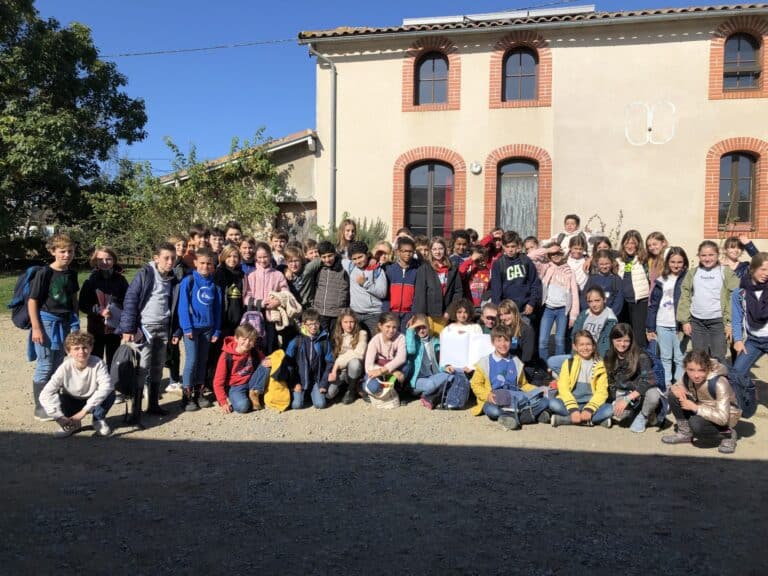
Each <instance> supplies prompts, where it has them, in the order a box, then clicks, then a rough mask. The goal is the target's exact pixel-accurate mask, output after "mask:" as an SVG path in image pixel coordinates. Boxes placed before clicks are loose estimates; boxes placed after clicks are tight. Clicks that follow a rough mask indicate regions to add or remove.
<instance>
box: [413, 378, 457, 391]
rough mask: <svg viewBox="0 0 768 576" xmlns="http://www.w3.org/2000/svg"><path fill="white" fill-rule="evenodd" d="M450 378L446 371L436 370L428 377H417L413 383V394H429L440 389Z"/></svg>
mask: <svg viewBox="0 0 768 576" xmlns="http://www.w3.org/2000/svg"><path fill="white" fill-rule="evenodd" d="M451 378H452V376H451V375H450V374H448V373H447V372H438V373H437V374H433V375H432V376H429V377H428V378H417V379H416V382H414V384H413V392H414V394H423V395H424V396H429V395H430V394H434V393H435V392H437V391H438V390H440V389H441V388H442V387H443V386H445V384H446V383H447V382H448V381H449V380H450V379H451Z"/></svg>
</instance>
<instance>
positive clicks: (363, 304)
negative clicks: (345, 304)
mask: <svg viewBox="0 0 768 576" xmlns="http://www.w3.org/2000/svg"><path fill="white" fill-rule="evenodd" d="M342 266H343V267H344V270H347V271H348V272H349V307H350V308H352V310H354V311H355V312H357V313H358V314H379V313H380V312H381V306H382V303H381V301H382V299H384V298H386V296H387V276H386V274H385V273H384V270H383V269H382V268H381V267H380V266H379V264H378V262H375V261H374V262H373V264H372V265H369V266H366V267H365V269H364V270H361V269H360V268H358V267H357V266H355V265H354V264H353V263H352V261H350V260H343V261H342ZM361 276H362V277H363V278H364V279H365V280H364V281H363V283H362V284H358V278H360V277H361Z"/></svg>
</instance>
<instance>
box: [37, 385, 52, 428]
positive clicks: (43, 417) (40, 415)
mask: <svg viewBox="0 0 768 576" xmlns="http://www.w3.org/2000/svg"><path fill="white" fill-rule="evenodd" d="M43 388H45V382H34V381H33V382H32V398H33V399H34V401H35V420H38V421H40V422H50V421H51V420H53V418H51V417H50V416H48V412H46V411H45V408H43V406H42V404H40V392H42V391H43Z"/></svg>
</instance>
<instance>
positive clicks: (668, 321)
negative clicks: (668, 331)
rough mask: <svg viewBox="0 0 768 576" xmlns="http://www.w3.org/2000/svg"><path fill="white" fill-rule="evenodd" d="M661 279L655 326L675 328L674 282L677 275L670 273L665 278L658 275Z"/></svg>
mask: <svg viewBox="0 0 768 576" xmlns="http://www.w3.org/2000/svg"><path fill="white" fill-rule="evenodd" d="M659 280H660V281H661V300H660V301H659V310H658V312H656V326H661V327H662V328H675V327H676V326H677V321H676V320H675V283H676V282H677V276H675V275H674V274H670V275H669V276H667V279H666V280H664V278H662V277H659Z"/></svg>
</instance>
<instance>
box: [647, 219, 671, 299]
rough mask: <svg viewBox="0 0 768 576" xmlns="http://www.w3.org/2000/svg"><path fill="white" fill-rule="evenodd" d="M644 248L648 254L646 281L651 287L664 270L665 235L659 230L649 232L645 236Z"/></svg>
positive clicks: (666, 243) (666, 247)
mask: <svg viewBox="0 0 768 576" xmlns="http://www.w3.org/2000/svg"><path fill="white" fill-rule="evenodd" d="M645 250H646V252H647V254H648V281H649V283H650V286H651V288H653V285H654V284H655V283H656V278H658V277H659V276H661V273H662V271H663V270H664V261H665V260H666V258H667V251H668V250H669V243H668V242H667V238H666V236H664V234H662V233H661V232H651V233H650V234H648V236H646V237H645Z"/></svg>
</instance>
